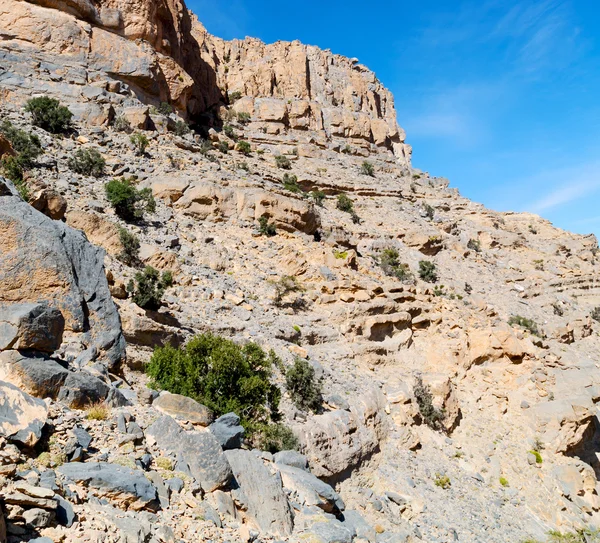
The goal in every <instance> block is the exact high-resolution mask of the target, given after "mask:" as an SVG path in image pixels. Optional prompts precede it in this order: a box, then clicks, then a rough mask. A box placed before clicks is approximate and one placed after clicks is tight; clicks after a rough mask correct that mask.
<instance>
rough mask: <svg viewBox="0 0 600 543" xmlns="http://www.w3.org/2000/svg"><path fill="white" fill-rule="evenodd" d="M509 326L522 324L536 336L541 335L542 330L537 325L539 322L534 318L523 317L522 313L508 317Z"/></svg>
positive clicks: (521, 325) (522, 326)
mask: <svg viewBox="0 0 600 543" xmlns="http://www.w3.org/2000/svg"><path fill="white" fill-rule="evenodd" d="M508 324H509V326H520V327H521V328H524V329H525V330H528V331H529V332H530V333H531V334H533V335H534V336H539V335H540V330H539V328H538V326H537V323H536V322H535V321H534V320H532V319H527V318H525V317H522V316H521V315H513V316H512V317H511V318H510V319H508Z"/></svg>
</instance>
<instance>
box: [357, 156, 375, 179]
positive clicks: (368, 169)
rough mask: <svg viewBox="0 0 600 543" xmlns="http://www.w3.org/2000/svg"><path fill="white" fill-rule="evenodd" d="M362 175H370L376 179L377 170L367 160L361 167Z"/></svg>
mask: <svg viewBox="0 0 600 543" xmlns="http://www.w3.org/2000/svg"><path fill="white" fill-rule="evenodd" d="M360 173H361V174H362V175H368V176H370V177H374V176H375V168H374V167H373V164H371V163H370V162H368V161H366V160H365V161H364V162H363V163H362V164H361V166H360Z"/></svg>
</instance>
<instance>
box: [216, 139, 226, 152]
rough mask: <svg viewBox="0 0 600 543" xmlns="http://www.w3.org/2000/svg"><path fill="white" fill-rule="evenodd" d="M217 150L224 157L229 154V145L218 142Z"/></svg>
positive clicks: (222, 141) (223, 141)
mask: <svg viewBox="0 0 600 543" xmlns="http://www.w3.org/2000/svg"><path fill="white" fill-rule="evenodd" d="M217 148H218V149H219V151H220V152H221V153H223V154H224V155H226V154H227V153H229V143H227V142H226V141H225V140H220V141H219V144H218V146H217Z"/></svg>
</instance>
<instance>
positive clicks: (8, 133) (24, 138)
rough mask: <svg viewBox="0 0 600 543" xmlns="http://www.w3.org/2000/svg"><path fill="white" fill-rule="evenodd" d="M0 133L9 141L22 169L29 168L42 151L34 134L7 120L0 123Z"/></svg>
mask: <svg viewBox="0 0 600 543" xmlns="http://www.w3.org/2000/svg"><path fill="white" fill-rule="evenodd" d="M0 133H1V134H2V135H3V136H4V137H5V138H6V139H7V140H8V141H9V142H10V145H11V147H12V148H13V151H14V152H15V153H17V157H18V160H19V163H20V165H21V168H23V169H28V168H31V167H32V166H33V164H34V162H35V159H36V158H37V157H38V156H40V155H41V154H42V153H43V152H44V151H43V149H42V144H41V143H40V139H39V138H38V137H37V136H36V135H35V134H29V133H27V132H25V131H24V130H20V129H19V128H15V127H14V126H13V125H12V123H11V122H10V121H8V120H4V121H3V122H2V124H0Z"/></svg>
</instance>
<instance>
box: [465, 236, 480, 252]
mask: <svg viewBox="0 0 600 543" xmlns="http://www.w3.org/2000/svg"><path fill="white" fill-rule="evenodd" d="M467 249H470V250H471V251H475V252H476V253H479V252H481V241H479V240H478V239H470V240H469V243H467Z"/></svg>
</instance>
